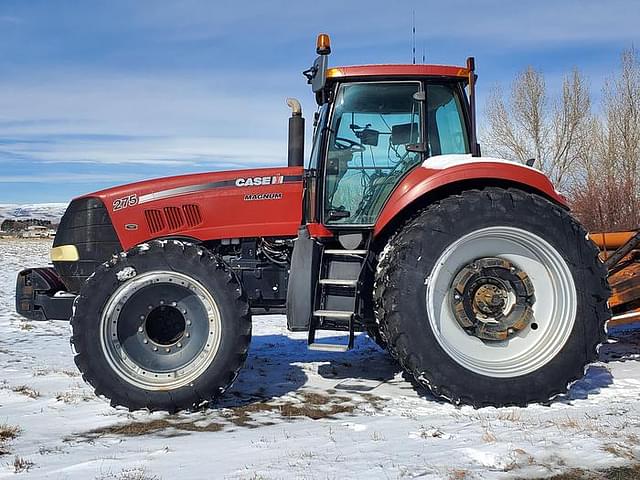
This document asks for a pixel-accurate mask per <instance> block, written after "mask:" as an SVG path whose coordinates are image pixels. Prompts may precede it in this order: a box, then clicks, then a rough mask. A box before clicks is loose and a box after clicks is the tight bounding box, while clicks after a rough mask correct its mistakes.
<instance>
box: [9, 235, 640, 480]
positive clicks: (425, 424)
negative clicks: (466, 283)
mask: <svg viewBox="0 0 640 480" xmlns="http://www.w3.org/2000/svg"><path fill="white" fill-rule="evenodd" d="M49 248H50V243H49V242H47V241H42V240H0V272H1V273H0V368H1V369H2V376H1V377H0V378H1V380H0V425H2V424H5V423H6V424H8V425H16V426H19V427H20V428H21V432H20V434H19V435H18V436H17V437H16V438H15V439H14V440H12V441H10V442H8V443H7V445H6V447H7V448H8V449H9V450H11V452H10V453H8V454H6V455H3V456H0V478H48V479H94V478H99V479H132V478H140V479H144V478H148V479H150V478H162V479H170V478H180V479H181V480H187V479H202V478H228V479H257V478H264V479H275V478H308V479H313V478H318V479H326V478H350V479H370V478H400V477H404V478H414V477H421V478H427V479H443V478H472V479H494V478H497V479H502V478H504V479H509V478H527V477H529V478H531V477H540V476H550V475H552V474H556V473H559V472H562V471H566V470H568V469H571V468H576V467H580V468H590V469H599V468H605V467H608V466H615V465H623V464H627V463H630V462H632V461H634V460H635V459H637V458H638V457H639V456H640V402H639V399H640V331H639V330H633V329H630V328H628V329H627V330H621V329H618V330H615V331H612V332H610V333H611V335H612V336H613V337H615V338H616V340H611V343H609V344H606V345H604V346H603V347H602V349H601V351H600V359H601V362H600V363H598V364H596V365H594V366H592V367H591V368H590V369H589V370H588V372H587V375H586V377H585V378H584V379H583V380H581V381H579V382H577V383H576V384H574V385H573V386H572V388H571V391H570V393H569V394H568V395H564V396H562V397H560V398H558V399H556V400H555V401H554V402H552V403H551V405H550V406H542V405H532V406H529V407H528V408H503V409H495V408H483V409H480V410H474V409H472V408H469V407H462V408H456V407H454V406H452V405H450V404H447V403H443V402H440V401H437V400H435V399H433V398H432V397H431V396H429V395H428V394H426V393H424V392H422V391H416V389H415V388H414V387H413V386H412V384H411V383H410V382H408V381H406V380H405V379H404V378H403V375H402V373H401V372H400V370H399V368H398V367H397V366H396V365H394V363H393V362H392V361H391V360H390V359H389V357H388V355H387V354H386V353H384V352H383V351H381V350H380V349H378V348H377V347H376V346H375V345H374V344H373V343H372V342H371V341H370V340H369V339H368V338H367V337H366V336H364V335H360V336H359V337H358V339H357V342H356V348H355V349H354V350H353V351H350V352H346V353H329V352H318V351H309V350H307V349H306V339H305V335H304V334H301V333H296V334H292V333H288V332H287V331H286V327H285V320H284V318H283V317H282V316H264V317H257V318H255V323H254V326H255V328H254V338H253V342H252V346H251V351H250V355H249V358H248V360H247V365H246V367H245V368H244V369H243V370H242V372H241V374H240V376H239V377H238V379H237V381H236V383H235V385H234V386H233V387H232V388H231V389H230V390H229V391H228V392H227V393H226V394H225V396H224V399H223V401H222V402H221V405H220V406H219V407H218V408H217V409H209V410H207V411H205V412H198V413H193V414H180V415H173V416H172V415H167V414H162V413H154V414H150V413H146V412H134V413H130V412H128V411H126V410H124V409H114V408H112V407H110V406H109V404H108V402H107V401H106V400H104V399H100V398H96V397H94V395H93V393H92V390H91V389H90V388H89V387H88V386H86V385H85V384H84V383H83V381H82V379H81V378H80V377H79V376H78V374H77V373H76V369H75V366H74V364H73V359H72V354H71V350H70V347H69V340H68V335H69V326H68V324H66V323H65V322H27V321H23V320H21V319H20V318H19V317H18V316H17V315H16V314H15V313H14V303H13V302H14V299H13V295H14V282H15V275H16V273H17V272H18V271H19V270H20V269H22V268H25V267H28V266H38V265H45V264H46V263H47V255H48V249H49ZM30 395H31V396H30ZM31 397H35V398H31ZM328 409H333V410H332V411H335V412H342V413H335V414H333V415H331V416H329V415H328V414H323V412H326V411H328ZM287 412H289V413H287ZM290 412H293V413H294V414H295V413H297V414H307V415H308V416H307V417H291V416H290V414H291V413H290ZM309 417H314V418H317V419H316V420H313V419H311V418H309ZM318 417H321V418H318ZM114 427H119V428H120V430H118V428H114ZM143 427H146V429H147V433H144V432H141V431H140V428H143ZM98 430H101V431H98ZM92 431H93V432H92ZM15 456H19V457H20V458H23V459H25V460H27V461H29V462H32V463H33V466H31V468H30V469H29V470H28V471H24V472H22V473H20V474H17V475H16V474H15V473H14V471H15V467H14V465H13V463H14V458H15Z"/></svg>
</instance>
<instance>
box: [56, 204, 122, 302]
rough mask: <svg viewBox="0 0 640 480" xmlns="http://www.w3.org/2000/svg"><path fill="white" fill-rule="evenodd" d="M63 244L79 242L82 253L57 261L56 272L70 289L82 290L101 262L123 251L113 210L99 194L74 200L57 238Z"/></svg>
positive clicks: (58, 244) (76, 243) (76, 244)
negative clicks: (111, 213) (75, 258)
mask: <svg viewBox="0 0 640 480" xmlns="http://www.w3.org/2000/svg"><path fill="white" fill-rule="evenodd" d="M62 245H75V246H76V248H77V249H78V254H79V256H80V259H79V260H78V261H76V262H66V261H65V262H54V266H55V269H56V272H58V275H60V277H61V278H62V281H63V282H64V284H65V285H66V286H67V288H68V289H69V291H70V292H79V291H80V288H81V287H82V285H83V284H84V282H85V280H86V279H87V277H88V276H89V275H91V274H92V273H93V272H95V270H96V268H97V267H98V266H99V265H100V264H101V263H103V262H105V261H107V260H108V259H109V258H110V257H111V256H112V255H114V254H117V253H119V252H121V251H122V246H121V245H120V240H119V239H118V235H117V234H116V231H115V229H114V228H113V225H112V223H111V218H110V217H109V212H108V211H107V209H106V207H105V206H104V204H103V203H102V201H101V200H100V199H99V198H95V197H84V198H79V199H76V200H74V201H73V202H71V204H70V205H69V207H68V208H67V211H66V212H65V213H64V216H63V217H62V220H60V225H59V226H58V232H57V233H56V238H55V240H54V241H53V246H54V247H58V246H62Z"/></svg>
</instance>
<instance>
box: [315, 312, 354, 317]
mask: <svg viewBox="0 0 640 480" xmlns="http://www.w3.org/2000/svg"><path fill="white" fill-rule="evenodd" d="M313 315H314V316H315V317H331V318H351V317H353V312H345V311H343V310H316V311H314V312H313Z"/></svg>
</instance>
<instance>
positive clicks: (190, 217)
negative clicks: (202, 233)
mask: <svg viewBox="0 0 640 480" xmlns="http://www.w3.org/2000/svg"><path fill="white" fill-rule="evenodd" d="M182 210H183V211H184V216H185V218H186V219H187V225H189V226H190V227H197V226H198V225H200V224H201V223H202V216H201V215H200V207H198V206H197V205H183V206H182Z"/></svg>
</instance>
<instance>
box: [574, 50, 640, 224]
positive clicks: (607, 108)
mask: <svg viewBox="0 0 640 480" xmlns="http://www.w3.org/2000/svg"><path fill="white" fill-rule="evenodd" d="M595 130H596V133H595V134H594V136H593V138H594V139H595V140H596V143H595V146H594V148H593V150H592V155H590V156H585V159H586V161H584V162H583V164H582V168H581V172H580V175H579V176H578V178H577V180H576V182H575V184H574V185H573V187H572V188H571V195H570V197H571V200H572V204H573V205H572V206H573V209H574V211H575V212H576V214H577V215H578V216H579V217H580V218H581V220H582V221H583V223H585V225H587V226H588V227H589V228H591V229H595V230H600V229H603V230H630V229H636V228H640V60H639V59H638V54H637V51H635V50H634V49H630V50H626V51H624V52H623V54H622V59H621V68H620V72H619V73H618V74H617V75H616V76H614V77H612V78H609V79H608V80H607V82H606V83H605V86H604V88H603V105H602V119H601V121H599V122H598V125H597V128H596V129H595Z"/></svg>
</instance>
